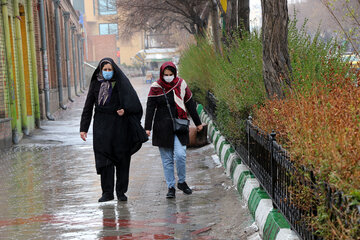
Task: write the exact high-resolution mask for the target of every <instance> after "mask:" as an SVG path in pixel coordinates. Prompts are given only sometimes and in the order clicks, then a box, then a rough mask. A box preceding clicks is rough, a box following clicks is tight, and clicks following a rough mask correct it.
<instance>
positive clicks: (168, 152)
mask: <svg viewBox="0 0 360 240" xmlns="http://www.w3.org/2000/svg"><path fill="white" fill-rule="evenodd" d="M164 93H165V94H164ZM167 102H168V103H169V106H170V111H171V114H170V111H169V107H168V106H167ZM188 113H189V114H190V116H191V118H192V119H193V121H194V123H195V125H196V126H197V130H198V131H201V130H202V124H201V121H200V117H199V115H198V113H197V111H196V103H195V101H194V100H193V98H192V93H191V91H190V89H189V87H188V86H187V84H186V82H185V81H184V80H183V79H181V78H179V77H178V76H177V71H176V66H175V65H174V64H173V63H172V62H166V63H164V64H163V65H162V66H161V68H160V79H159V80H158V81H156V82H154V83H153V84H152V85H151V88H150V92H149V96H148V101H147V107H146V117H145V130H146V133H147V134H148V136H150V133H151V129H153V136H152V143H153V145H154V146H158V147H159V150H160V155H161V160H162V163H163V168H164V175H165V180H166V183H167V186H168V193H167V195H166V197H167V198H174V197H175V176H174V161H176V172H177V175H178V184H177V187H178V189H180V190H182V191H183V192H184V193H185V194H191V193H192V190H191V189H190V188H189V186H188V185H187V183H186V181H185V178H186V144H187V143H188V142H189V131H185V132H175V131H174V125H173V118H174V119H175V118H177V119H187V117H188V115H187V114H188ZM154 115H155V117H154Z"/></svg>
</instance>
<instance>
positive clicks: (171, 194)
mask: <svg viewBox="0 0 360 240" xmlns="http://www.w3.org/2000/svg"><path fill="white" fill-rule="evenodd" d="M174 197H175V188H173V187H172V188H169V190H168V193H167V194H166V198H174Z"/></svg>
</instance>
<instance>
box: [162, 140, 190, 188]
mask: <svg viewBox="0 0 360 240" xmlns="http://www.w3.org/2000/svg"><path fill="white" fill-rule="evenodd" d="M159 150H160V155H161V160H162V164H163V168H164V175H165V180H166V184H167V186H168V188H172V187H175V175H174V160H175V161H176V172H177V175H178V178H179V180H178V182H179V183H183V182H185V177H186V145H184V146H183V145H181V142H180V141H179V139H178V137H177V136H176V135H175V137H174V148H164V147H159Z"/></svg>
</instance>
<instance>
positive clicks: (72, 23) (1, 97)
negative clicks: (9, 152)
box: [0, 0, 86, 148]
mask: <svg viewBox="0 0 360 240" xmlns="http://www.w3.org/2000/svg"><path fill="white" fill-rule="evenodd" d="M79 17H80V15H79V14H78V13H77V12H76V11H75V10H74V8H73V7H72V5H71V2H70V0H1V11H0V56H1V57H0V148H2V147H4V146H5V147H6V146H8V145H10V144H11V142H14V143H18V142H19V141H20V140H21V138H22V137H23V135H24V134H25V135H28V134H30V132H31V131H32V130H33V129H34V128H36V127H39V126H40V121H41V119H46V118H47V119H51V120H53V119H54V117H53V116H52V114H53V113H55V112H57V111H58V110H59V108H63V109H65V108H66V107H65V105H66V103H67V102H68V101H73V98H74V96H76V95H79V92H80V91H83V89H84V88H85V86H86V83H85V81H84V77H83V76H84V71H83V51H82V50H83V42H84V41H83V34H82V26H81V25H80V24H79ZM71 52H73V53H71Z"/></svg>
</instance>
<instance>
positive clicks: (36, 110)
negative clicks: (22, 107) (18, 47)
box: [26, 0, 40, 128]
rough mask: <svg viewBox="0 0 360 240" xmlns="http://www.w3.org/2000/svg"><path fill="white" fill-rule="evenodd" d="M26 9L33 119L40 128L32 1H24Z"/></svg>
mask: <svg viewBox="0 0 360 240" xmlns="http://www.w3.org/2000/svg"><path fill="white" fill-rule="evenodd" d="M26 9H27V13H28V14H27V17H28V27H29V40H30V53H31V73H32V80H33V84H32V85H33V97H34V115H35V116H34V117H35V125H36V127H38V128H39V127H40V103H39V84H38V73H37V67H36V49H35V33H34V18H33V14H32V12H33V9H32V0H26Z"/></svg>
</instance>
